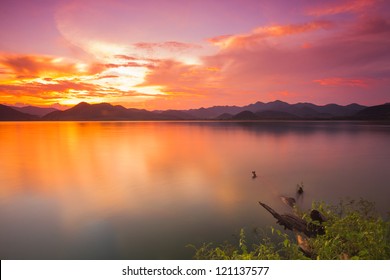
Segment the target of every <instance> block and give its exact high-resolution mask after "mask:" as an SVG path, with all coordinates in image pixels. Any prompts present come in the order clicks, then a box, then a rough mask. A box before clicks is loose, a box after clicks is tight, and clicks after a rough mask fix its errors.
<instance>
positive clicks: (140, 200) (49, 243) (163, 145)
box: [0, 122, 390, 259]
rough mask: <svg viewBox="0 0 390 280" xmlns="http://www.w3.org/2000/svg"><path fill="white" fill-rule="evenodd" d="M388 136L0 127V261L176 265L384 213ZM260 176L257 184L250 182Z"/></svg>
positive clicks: (264, 125)
mask: <svg viewBox="0 0 390 280" xmlns="http://www.w3.org/2000/svg"><path fill="white" fill-rule="evenodd" d="M389 143H390V126H387V125H370V124H366V123H346V122H339V123H327V122H302V123H300V122H290V123H289V122H287V123H283V122H275V123H271V122H260V123H250V122H248V123H216V122H215V123H214V122H119V123H116V122H104V123H97V122H91V123H82V122H80V123H77V122H63V123H56V122H53V123H0V155H1V161H0V258H1V259H20V258H22V259H36V258H38V259H127V258H130V259H177V258H179V259H181V258H191V256H192V254H193V251H192V250H191V249H189V248H186V245H187V244H189V243H192V244H197V245H199V244H201V243H202V242H209V241H213V242H222V241H224V240H227V239H231V236H232V234H234V233H237V232H238V231H239V229H240V228H242V227H245V228H246V229H248V230H250V229H252V228H254V227H263V226H266V225H274V220H273V218H272V217H271V215H269V214H268V213H266V212H265V210H264V209H262V208H260V206H258V204H257V201H258V200H261V201H263V202H265V203H267V204H269V205H270V206H272V207H274V208H275V209H276V210H278V211H286V210H287V209H286V208H285V206H284V205H283V204H282V203H281V201H280V198H279V196H280V195H289V196H294V193H295V189H296V184H297V183H300V182H303V183H304V186H305V196H304V200H303V202H302V205H301V206H302V207H303V208H307V207H309V205H310V204H311V201H312V200H314V199H315V200H325V201H327V202H337V201H339V199H340V198H343V197H347V196H349V197H354V198H359V197H364V198H367V199H369V200H372V201H374V202H376V204H377V207H378V209H379V210H380V211H381V212H382V213H385V212H387V211H389V210H390V209H389V208H390V207H389V197H390V183H389V182H390V180H389V177H390V164H389V162H390V148H389V147H390V146H389ZM252 170H256V172H257V175H258V178H256V179H254V180H253V179H252V178H251V171H252Z"/></svg>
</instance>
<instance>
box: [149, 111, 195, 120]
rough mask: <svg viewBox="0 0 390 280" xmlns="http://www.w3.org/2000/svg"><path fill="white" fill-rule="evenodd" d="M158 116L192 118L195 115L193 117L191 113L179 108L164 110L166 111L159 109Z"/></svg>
mask: <svg viewBox="0 0 390 280" xmlns="http://www.w3.org/2000/svg"><path fill="white" fill-rule="evenodd" d="M157 114H158V116H159V117H160V118H161V119H163V120H194V119H196V117H194V116H193V115H191V114H188V113H186V112H183V111H180V110H166V111H159V112H158V113H157Z"/></svg>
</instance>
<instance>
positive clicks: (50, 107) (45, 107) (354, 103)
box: [0, 99, 390, 112]
mask: <svg viewBox="0 0 390 280" xmlns="http://www.w3.org/2000/svg"><path fill="white" fill-rule="evenodd" d="M274 102H282V103H286V104H288V105H296V104H312V105H315V106H319V107H323V106H328V105H337V106H342V107H346V106H350V105H359V106H364V107H373V106H379V105H384V104H389V103H390V101H389V102H385V103H381V104H376V105H363V104H360V103H356V102H352V103H349V104H347V105H341V104H338V103H327V104H324V105H318V104H316V103H312V102H307V101H306V102H296V103H289V102H286V101H283V100H280V99H275V100H273V101H269V102H263V101H256V102H254V103H249V104H246V105H213V106H209V107H204V106H202V107H198V108H190V109H152V110H151V109H145V108H135V107H125V106H123V105H121V104H113V103H110V102H97V103H95V102H92V103H89V102H86V101H81V102H79V103H77V104H75V105H72V106H69V107H68V108H67V109H57V108H56V107H53V106H48V107H47V106H44V107H41V106H36V105H31V104H25V105H23V106H18V105H11V104H4V103H0V104H1V105H4V106H8V107H16V108H24V107H30V106H31V107H36V108H42V109H56V110H59V111H65V110H68V109H71V108H73V107H75V106H77V105H80V104H82V103H85V104H88V105H97V104H110V105H112V106H122V107H124V108H126V109H138V110H147V111H150V112H154V111H189V110H199V109H210V108H214V107H246V106H249V105H253V104H256V103H263V104H269V103H274Z"/></svg>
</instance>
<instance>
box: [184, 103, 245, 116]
mask: <svg viewBox="0 0 390 280" xmlns="http://www.w3.org/2000/svg"><path fill="white" fill-rule="evenodd" d="M243 110H245V109H244V108H243V107H238V106H214V107H209V108H203V107H202V108H199V109H190V110H181V111H182V112H185V113H188V114H190V115H192V116H194V117H195V118H196V119H216V118H217V117H218V116H220V115H222V114H231V115H235V114H238V113H239V112H241V111H243Z"/></svg>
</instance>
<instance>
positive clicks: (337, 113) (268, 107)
mask: <svg viewBox="0 0 390 280" xmlns="http://www.w3.org/2000/svg"><path fill="white" fill-rule="evenodd" d="M364 108H366V107H365V106H361V105H358V104H351V105H348V106H341V105H337V104H328V105H325V106H318V105H314V104H311V103H297V104H288V103H286V102H283V101H280V100H276V101H273V102H269V103H263V102H256V103H254V104H249V105H247V106H243V107H238V106H214V107H210V108H200V109H191V110H184V111H182V112H186V113H189V114H191V115H193V116H194V117H196V118H197V119H220V116H221V115H222V114H230V115H232V116H234V115H237V114H239V113H241V112H243V111H250V112H252V113H256V115H259V113H260V112H268V113H264V114H263V116H264V117H265V118H266V119H268V118H270V117H271V115H272V114H275V113H272V114H271V115H269V112H280V113H278V114H277V115H275V116H276V118H277V119H280V118H288V114H291V115H293V116H290V117H292V118H293V119H296V118H297V117H298V118H301V119H330V118H336V117H338V118H339V117H348V116H352V115H354V114H356V113H357V112H359V111H360V110H362V109H364ZM281 113H288V114H284V115H283V114H281ZM261 115H262V114H260V116H261ZM238 117H239V118H240V117H242V116H238ZM256 118H257V117H256Z"/></svg>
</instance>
